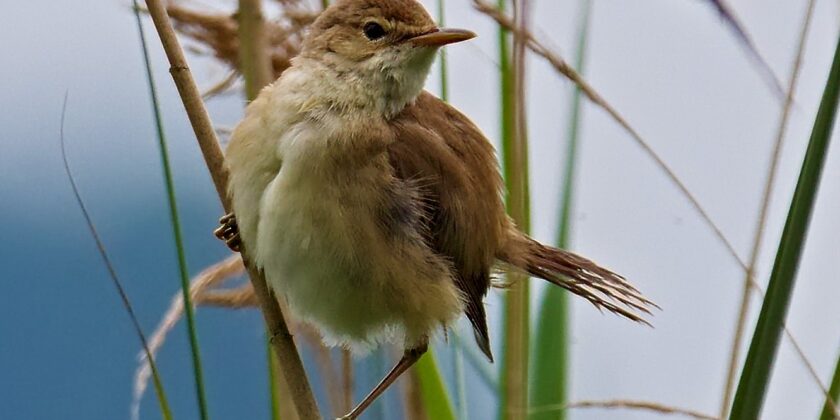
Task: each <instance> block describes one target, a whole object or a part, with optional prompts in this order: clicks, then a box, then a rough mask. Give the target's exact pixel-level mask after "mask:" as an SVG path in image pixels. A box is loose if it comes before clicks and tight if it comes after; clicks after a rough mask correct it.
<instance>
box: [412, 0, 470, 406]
mask: <svg viewBox="0 0 840 420" xmlns="http://www.w3.org/2000/svg"><path fill="white" fill-rule="evenodd" d="M437 18H438V19H437V20H438V26H439V27H441V28H443V27H446V2H445V0H438V1H437ZM438 63H439V66H440V99H442V100H443V101H444V102H449V71H448V63H447V59H446V49H445V48H443V49H441V50H440V60H439V62H438ZM451 347H452V352H453V357H452V359H453V363H454V365H455V366H454V367H455V390H456V393H457V395H458V418H461V419H467V418H469V417H468V412H467V391H466V388H467V385H466V379H465V377H464V352H463V350H462V349H461V347H460V346H458V345H457V344H456V343H455V341H454V340H453V341H452V343H451ZM420 379H421V382H422V380H423V377H422V376H421V377H420ZM424 391H425V388H424Z"/></svg>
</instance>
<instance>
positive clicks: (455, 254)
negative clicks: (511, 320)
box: [388, 92, 507, 361]
mask: <svg viewBox="0 0 840 420" xmlns="http://www.w3.org/2000/svg"><path fill="white" fill-rule="evenodd" d="M390 125H391V127H392V128H393V130H394V135H395V136H394V138H395V141H394V142H393V143H392V144H391V145H390V146H389V148H388V156H389V159H390V162H391V165H392V166H393V168H394V172H395V175H396V176H397V177H398V178H400V179H402V180H404V181H405V182H407V183H409V184H411V185H416V186H418V189H419V190H420V194H421V196H422V198H421V199H420V200H421V201H422V203H420V205H419V206H418V207H419V208H421V209H422V210H421V211H422V212H424V215H423V216H424V217H423V218H422V220H423V221H424V223H426V224H427V226H425V228H426V229H424V231H425V232H426V236H427V237H426V238H425V239H426V241H427V243H428V244H429V246H430V247H431V248H432V249H433V250H434V251H435V252H436V253H437V254H439V255H442V256H444V257H446V258H447V259H448V260H449V261H451V263H452V265H453V267H454V268H455V271H456V276H455V282H456V285H457V287H458V289H459V290H460V292H461V294H462V296H463V299H464V303H465V312H466V315H467V318H468V319H469V320H470V322H471V324H472V326H473V329H474V332H475V336H476V341H477V342H478V345H479V347H480V348H481V350H482V351H483V352H484V353H485V354H486V355H487V357H488V358H489V359H490V360H491V361H492V360H493V356H492V353H491V351H490V344H489V337H488V332H487V320H486V316H485V312H484V303H483V299H484V296H485V295H486V294H487V290H488V288H489V287H490V283H491V271H492V267H493V264H494V262H495V259H496V253H497V251H498V250H499V249H500V247H501V241H502V239H503V238H504V233H505V229H506V227H507V225H506V223H507V217H506V216H505V212H504V204H503V202H502V195H501V191H502V180H501V177H500V174H499V169H498V164H497V160H496V157H495V153H494V150H493V146H492V145H491V144H490V142H489V141H488V140H487V139H486V138H485V137H484V135H483V134H482V133H481V131H480V130H479V129H478V128H477V127H476V126H475V125H474V124H473V123H472V122H471V121H470V120H469V119H468V118H467V117H466V116H464V115H463V114H461V113H460V112H458V111H457V110H456V109H455V108H453V107H452V106H450V105H448V104H446V103H445V102H443V101H441V100H440V99H438V98H436V97H434V96H433V95H431V94H429V93H428V92H423V93H421V94H420V96H419V97H418V98H417V100H416V101H415V103H414V104H412V105H410V106H408V107H407V108H406V109H405V110H403V112H402V113H400V114H399V115H398V116H397V117H395V119H393V120H392V121H391V122H390Z"/></svg>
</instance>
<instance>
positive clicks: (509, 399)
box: [498, 0, 530, 420]
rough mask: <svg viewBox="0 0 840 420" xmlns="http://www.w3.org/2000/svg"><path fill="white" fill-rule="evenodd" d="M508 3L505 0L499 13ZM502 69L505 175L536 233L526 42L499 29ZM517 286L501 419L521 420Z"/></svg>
mask: <svg viewBox="0 0 840 420" xmlns="http://www.w3.org/2000/svg"><path fill="white" fill-rule="evenodd" d="M527 3H528V2H527V0H516V1H514V2H513V5H514V8H513V11H514V16H515V21H516V23H517V24H518V25H521V24H522V23H523V22H525V21H526V20H527V19H526V17H527ZM504 6H505V1H504V0H499V1H498V7H499V10H504ZM498 35H499V40H498V41H499V67H500V90H501V94H500V101H501V107H500V108H501V115H500V120H501V137H502V172H503V175H504V178H505V187H506V189H507V196H506V203H505V204H506V206H507V210H508V214H510V216H511V218H512V219H513V220H514V221H515V222H516V225H517V226H518V228H519V229H520V230H522V231H523V232H528V231H529V230H530V205H529V202H530V199H529V182H528V140H527V135H526V127H525V109H524V103H525V97H524V96H525V95H524V77H525V75H524V68H525V65H524V61H525V60H524V55H525V45H524V40H522V39H517V37H514V42H513V48H512V51H511V48H509V44H508V39H509V36H508V35H509V34H508V31H507V30H505V29H504V28H502V27H501V26H500V27H499V34H498ZM508 281H509V282H510V283H511V287H510V288H509V289H508V290H507V293H506V295H505V303H504V320H503V328H504V330H503V340H504V348H503V349H502V351H503V354H502V357H501V361H502V363H501V372H502V373H501V382H500V385H501V389H500V394H501V395H500V396H499V397H500V398H499V399H500V402H501V403H500V406H499V410H500V417H501V418H502V419H512V420H519V419H524V418H525V417H526V416H527V411H528V359H529V357H528V356H529V354H528V353H529V352H528V347H529V345H530V342H529V341H530V340H529V323H530V293H529V286H530V285H529V281H528V277H527V276H523V275H511V274H509V275H508Z"/></svg>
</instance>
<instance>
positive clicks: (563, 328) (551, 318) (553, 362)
mask: <svg viewBox="0 0 840 420" xmlns="http://www.w3.org/2000/svg"><path fill="white" fill-rule="evenodd" d="M581 7H582V9H581V15H580V23H579V25H580V26H579V29H578V43H577V52H576V59H575V70H576V71H577V72H578V73H580V74H583V73H584V72H583V70H584V69H583V66H584V62H585V54H586V41H587V34H588V32H589V22H590V19H589V16H590V12H591V9H592V2H591V1H590V0H582V1H581ZM582 96H583V95H582V94H581V91H580V89H579V88H577V87H576V88H575V91H574V93H573V94H572V104H571V105H572V106H571V115H570V120H569V132H568V133H567V142H568V148H567V150H566V173H565V179H564V183H563V191H562V201H561V203H560V217H559V230H558V232H557V246H558V247H560V248H568V247H569V237H570V232H571V227H572V226H571V223H572V220H571V214H572V204H573V202H572V200H573V197H574V186H575V172H576V171H575V169H576V167H577V146H578V141H579V140H578V139H579V132H580V130H579V127H580V120H581V98H582ZM570 328H571V322H570V320H569V296H568V292H566V291H565V290H563V289H561V288H559V287H550V288H548V289H547V290H546V291H545V294H544V295H543V299H542V303H541V304H540V311H539V314H538V319H537V335H536V339H535V341H534V354H533V357H534V363H533V365H532V372H531V373H532V378H531V407H540V406H547V405H560V406H562V405H563V404H565V402H566V400H567V398H568V388H569V385H568V378H569V330H570ZM528 417H529V418H530V419H532V420H535V419H537V420H547V419H557V420H562V419H564V418H566V410H565V409H560V410H558V411H555V412H536V413H534V412H532V414H530V415H529V416H528Z"/></svg>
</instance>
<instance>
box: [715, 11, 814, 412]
mask: <svg viewBox="0 0 840 420" xmlns="http://www.w3.org/2000/svg"><path fill="white" fill-rule="evenodd" d="M814 3H816V1H815V0H809V1H808V7H807V9H806V11H805V19H804V21H803V23H802V29H801V31H800V33H799V44H798V46H797V51H796V56H795V57H794V61H793V67H792V68H791V74H790V80H789V82H788V86H787V95H786V97H785V102H784V105H782V115H781V118H780V119H779V127H778V129H777V130H776V141H775V143H774V146H773V152H772V154H771V158H770V166H769V168H768V170H767V180H766V182H765V183H764V193H763V195H762V201H761V208H760V209H759V212H758V220H757V221H756V228H755V235H754V236H753V243H752V250H751V251H750V259H749V262H748V263H747V268H746V271H745V273H744V286H743V290H742V292H741V304H740V309H739V311H738V319H737V321H736V322H735V334H734V337H733V338H732V347H731V349H730V352H729V354H730V357H729V366H728V367H727V373H726V386H725V387H724V392H723V398H722V400H721V407H720V418H725V417H726V416H727V414H729V404H730V402H731V401H732V393H733V391H734V390H735V376H736V375H737V373H738V362H739V359H740V353H741V345H742V343H743V341H744V333H745V331H746V325H747V314H748V313H749V308H750V295H751V292H752V285H753V282H752V279H753V277H754V276H755V267H756V264H757V263H758V256H759V254H760V251H761V242H762V240H763V239H764V227H765V225H766V224H767V213H768V209H769V208H770V198H771V197H772V196H773V186H774V181H775V179H776V172H777V171H776V169H777V168H778V165H779V160H780V157H781V154H782V153H781V152H782V144H783V142H784V138H785V133H786V132H787V123H788V117H789V116H790V110H791V106H792V105H793V97H794V93H795V91H796V82H797V81H798V80H799V70H800V68H801V67H802V55H803V53H804V51H805V42H806V40H807V38H808V29H809V28H810V26H811V16H813V11H814Z"/></svg>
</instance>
